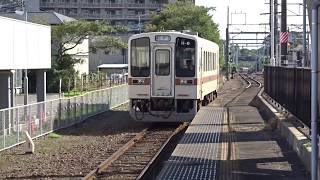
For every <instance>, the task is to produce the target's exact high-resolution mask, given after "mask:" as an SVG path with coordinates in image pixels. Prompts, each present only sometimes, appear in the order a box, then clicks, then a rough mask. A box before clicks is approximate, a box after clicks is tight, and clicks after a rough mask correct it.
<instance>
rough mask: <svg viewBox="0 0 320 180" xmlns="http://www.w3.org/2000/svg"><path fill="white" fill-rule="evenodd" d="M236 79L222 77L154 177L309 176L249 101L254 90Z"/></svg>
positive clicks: (291, 179)
mask: <svg viewBox="0 0 320 180" xmlns="http://www.w3.org/2000/svg"><path fill="white" fill-rule="evenodd" d="M239 82H240V81H239V80H237V79H234V80H230V81H229V82H227V83H226V84H225V85H224V87H223V89H222V90H221V92H220V93H219V92H218V95H219V96H218V99H216V100H214V101H213V102H212V103H211V104H209V105H208V106H206V107H202V108H201V109H200V111H199V112H198V114H197V115H196V116H195V118H194V119H193V121H192V122H191V124H190V126H189V127H188V129H187V131H186V132H185V134H184V135H183V137H182V138H181V139H180V141H179V143H178V144H177V146H176V148H175V150H174V151H173V153H172V154H171V156H170V158H169V159H168V160H167V161H165V162H163V164H162V165H163V166H162V169H161V171H160V173H159V174H158V175H157V179H165V180H188V179H195V180H198V179H199V180H202V179H210V180H271V179H272V180H307V179H310V174H309V173H308V172H307V171H306V168H305V167H304V165H303V163H302V161H301V160H300V159H299V158H298V155H297V154H296V153H295V151H294V150H292V148H291V147H290V146H289V144H288V143H287V141H286V140H285V138H284V137H282V136H281V134H280V132H278V131H277V130H276V129H274V127H272V124H271V125H270V123H266V121H267V120H264V119H263V117H262V116H261V115H260V113H259V111H258V109H257V108H256V107H253V106H250V104H251V102H252V101H254V97H255V96H256V94H257V93H258V92H259V89H258V88H250V89H246V90H245V89H244V88H243V86H242V85H241V84H240V83H239Z"/></svg>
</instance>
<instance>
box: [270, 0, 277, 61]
mask: <svg viewBox="0 0 320 180" xmlns="http://www.w3.org/2000/svg"><path fill="white" fill-rule="evenodd" d="M270 7H271V9H270V11H271V13H270V16H271V22H270V23H271V37H270V39H271V55H270V63H271V65H272V66H275V64H276V63H275V58H274V2H273V0H270Z"/></svg>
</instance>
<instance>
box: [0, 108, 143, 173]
mask: <svg viewBox="0 0 320 180" xmlns="http://www.w3.org/2000/svg"><path fill="white" fill-rule="evenodd" d="M127 106H128V105H127V104H125V105H122V106H120V107H118V108H115V109H114V110H112V111H108V112H105V113H103V114H100V115H97V116H94V117H91V118H89V119H88V120H86V121H85V122H83V123H81V124H78V125H75V126H73V127H70V128H67V129H64V130H60V131H58V132H56V133H57V134H58V135H60V137H57V138H50V136H45V137H41V138H39V139H38V140H35V153H34V154H25V152H24V148H25V144H22V145H20V146H17V147H14V148H11V149H9V150H6V151H3V152H0V179H34V178H37V179H59V178H63V179H65V178H67V179H70V178H72V179H80V178H81V177H83V176H85V175H86V174H87V173H89V172H90V171H91V170H93V169H94V168H95V167H97V166H98V165H99V164H100V163H101V162H102V161H104V160H105V159H106V158H108V156H110V155H111V154H112V153H114V152H115V151H116V150H117V149H118V148H119V147H121V146H122V145H123V144H125V143H126V142H127V141H129V140H130V139H131V138H132V137H133V136H134V135H135V134H136V133H138V132H140V131H141V130H142V129H144V128H146V127H148V126H149V125H148V124H146V123H139V122H135V121H133V120H132V119H131V118H130V116H129V113H128V110H127Z"/></svg>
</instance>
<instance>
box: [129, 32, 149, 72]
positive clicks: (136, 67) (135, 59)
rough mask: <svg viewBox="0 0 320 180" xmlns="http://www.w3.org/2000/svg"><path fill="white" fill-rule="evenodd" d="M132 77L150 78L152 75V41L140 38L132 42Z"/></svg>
mask: <svg viewBox="0 0 320 180" xmlns="http://www.w3.org/2000/svg"><path fill="white" fill-rule="evenodd" d="M130 56H131V58H130V65H131V68H130V69H131V76H133V77H148V76H149V75H150V39H149V38H147V37H145V38H139V39H133V40H132V41H131V52H130Z"/></svg>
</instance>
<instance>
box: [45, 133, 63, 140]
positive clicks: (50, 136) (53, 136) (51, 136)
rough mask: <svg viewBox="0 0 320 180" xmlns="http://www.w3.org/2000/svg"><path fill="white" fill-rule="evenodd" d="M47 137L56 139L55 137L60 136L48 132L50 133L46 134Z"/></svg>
mask: <svg viewBox="0 0 320 180" xmlns="http://www.w3.org/2000/svg"><path fill="white" fill-rule="evenodd" d="M48 137H49V138H52V139H56V138H60V137H61V135H59V134H56V133H50V134H49V135H48Z"/></svg>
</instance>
